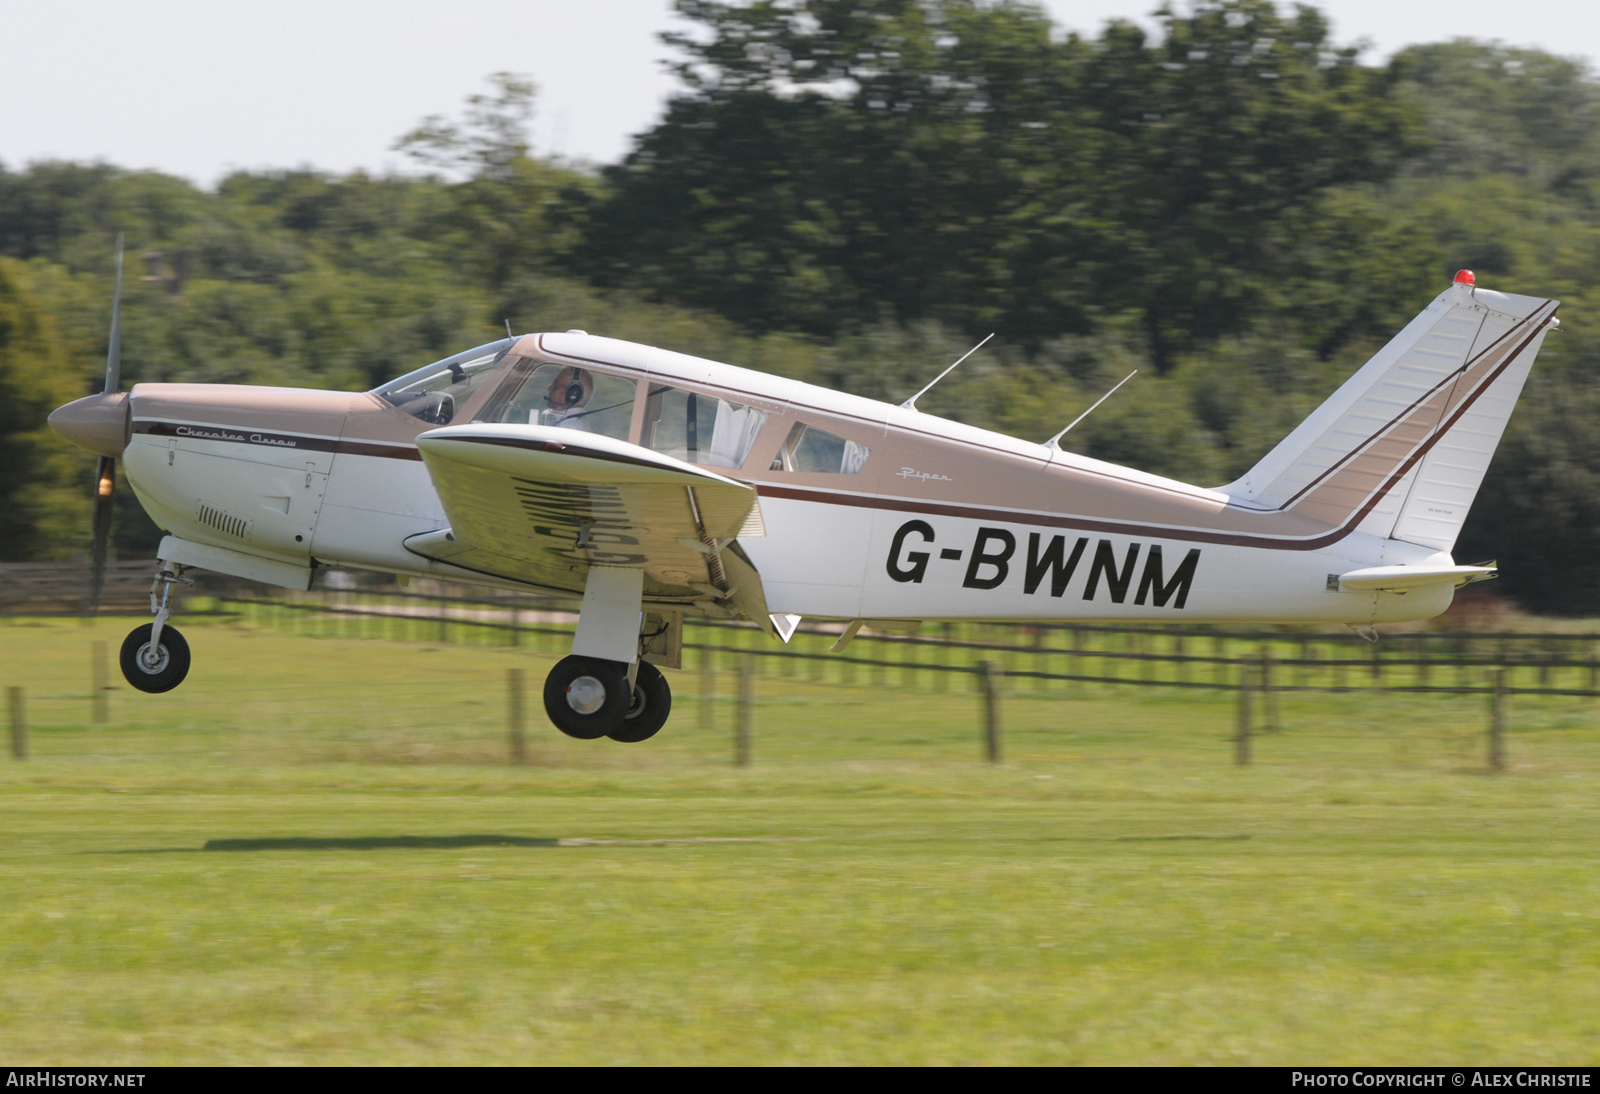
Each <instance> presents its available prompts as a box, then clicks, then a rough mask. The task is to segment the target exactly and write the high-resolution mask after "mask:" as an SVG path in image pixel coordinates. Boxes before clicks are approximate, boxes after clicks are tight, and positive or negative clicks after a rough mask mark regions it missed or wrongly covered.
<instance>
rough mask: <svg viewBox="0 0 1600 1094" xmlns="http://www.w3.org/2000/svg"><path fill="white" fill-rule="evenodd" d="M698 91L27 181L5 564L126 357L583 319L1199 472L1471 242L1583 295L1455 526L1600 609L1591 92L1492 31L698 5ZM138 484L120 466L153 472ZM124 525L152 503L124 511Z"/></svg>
mask: <svg viewBox="0 0 1600 1094" xmlns="http://www.w3.org/2000/svg"><path fill="white" fill-rule="evenodd" d="M677 6H678V9H679V11H680V13H681V14H682V15H683V16H684V17H685V18H686V19H687V20H689V22H690V23H691V24H692V25H693V27H694V29H693V30H692V31H691V32H686V33H683V34H678V35H674V36H670V41H671V42H672V44H673V46H674V47H675V49H676V52H677V57H678V60H677V63H676V69H675V70H676V74H677V77H678V80H679V84H680V89H679V92H678V93H677V95H676V96H675V97H674V98H673V99H672V100H671V102H670V103H669V104H668V106H667V109H666V112H665V114H664V116H663V117H662V118H661V120H660V121H659V122H658V123H657V124H656V125H654V126H653V127H651V128H650V129H648V130H647V131H645V132H643V133H641V134H639V135H638V136H637V137H636V138H635V140H634V143H633V146H632V149H631V151H630V152H629V153H628V154H627V156H626V157H625V158H624V159H623V160H622V161H621V162H619V163H616V164H610V165H604V166H600V167H594V166H591V165H584V164H574V163H568V162H564V161H560V160H557V159H553V158H550V157H541V156H539V155H537V154H535V153H534V151H533V150H532V149H531V148H530V146H529V143H528V138H527V131H528V130H527V123H528V120H529V118H530V116H531V114H532V111H533V109H534V105H535V101H536V100H535V89H534V86H533V84H532V82H531V81H529V80H527V79H525V78H520V77H516V76H512V75H507V74H500V75H497V76H495V77H493V78H492V79H491V81H490V85H489V87H488V89H487V90H486V91H485V92H484V93H483V94H481V95H477V96H474V97H473V98H472V99H471V100H469V101H468V103H467V104H466V106H465V108H464V110H463V111H462V112H461V113H460V114H459V115H457V116H453V117H443V116H441V117H433V118H428V119H424V120H423V121H422V122H421V123H420V124H419V125H418V126H417V128H416V129H414V130H413V131H412V132H410V133H407V134H404V135H402V136H401V137H400V138H399V140H398V141H397V145H396V146H397V147H398V148H400V149H401V150H403V151H405V152H406V153H407V154H408V155H410V156H411V157H412V159H413V160H414V162H415V163H416V165H417V167H418V171H416V172H413V173H410V174H405V175H392V176H384V177H373V176H370V175H367V174H364V173H360V172H358V173H355V174H350V175H343V176H335V175H328V174H324V173H319V172H315V171H308V170H297V171H268V172H241V173H237V174H233V175H230V176H229V177H227V178H225V179H223V180H222V181H221V182H220V183H218V184H217V185H216V186H215V187H213V188H209V189H207V188H201V187H197V186H195V185H194V184H192V183H190V182H188V181H186V180H183V179H179V178H174V177H172V176H168V175H163V174H160V173H156V172H141V171H130V170H125V169H122V168H118V167H114V166H110V165H105V164H76V163H59V162H52V163H36V164H31V165H28V166H26V167H22V168H18V169H14V170H13V169H6V168H5V167H4V166H3V165H0V388H3V389H4V395H5V402H4V407H3V409H0V450H3V452H4V457H5V459H4V464H3V466H4V471H3V472H0V495H3V496H0V503H3V504H0V522H3V530H0V554H3V557H5V558H8V559H27V558H47V557H64V556H67V555H70V554H72V553H73V552H76V551H81V550H82V549H83V547H84V544H85V540H86V536H87V527H88V525H87V517H86V512H87V496H88V490H87V483H86V479H87V477H88V475H89V474H90V471H89V469H90V468H91V467H92V461H91V462H88V463H86V462H84V461H83V460H80V459H77V458H76V456H75V455H74V454H73V453H72V452H71V451H69V450H67V449H65V448H63V447H62V446H61V445H60V444H59V443H58V442H56V441H55V440H54V439H53V438H52V437H51V436H50V435H49V433H48V431H47V430H45V429H43V426H42V422H43V416H44V414H45V413H47V412H48V410H49V408H50V407H51V406H53V405H55V404H56V403H58V402H60V401H64V399H65V398H68V397H71V396H72V395H75V394H82V393H85V392H87V391H89V390H92V389H93V387H94V383H95V379H94V378H95V376H96V375H97V373H98V370H99V363H100V362H101V361H103V357H104V350H105V337H106V325H107V313H108V309H109V298H110V274H111V262H110V254H111V241H112V239H113V238H114V237H115V234H116V233H117V232H118V231H122V232H125V233H126V234H127V237H128V246H129V254H130V256H131V261H130V264H129V270H130V280H129V284H128V288H127V296H126V300H125V308H124V337H123V345H124V362H125V363H124V375H125V377H126V381H127V382H129V383H133V382H138V381H140V380H209V381H223V382H249V383H274V384H291V385H295V384H298V385H306V386H325V387H340V388H348V389H360V388H365V387H370V386H373V385H375V384H377V383H380V382H382V381H383V380H385V379H388V378H390V377H392V376H394V375H398V374H399V373H401V372H404V371H406V370H408V369H410V368H413V367H416V366H417V365H419V364H422V363H425V362H426V361H427V360H430V359H434V358H436V357H439V356H443V355H445V354H447V353H450V352H453V351H455V350H458V349H460V348H463V347H465V346H469V345H473V344H476V343H479V342H483V341H487V340H489V339H491V338H493V337H494V336H495V334H496V332H497V331H501V330H503V329H504V327H503V324H504V323H505V322H507V321H509V322H510V323H511V324H512V326H513V327H514V328H516V329H518V330H536V329H566V328H568V327H582V328H584V329H586V330H590V331H593V332H596V333H602V332H603V333H606V334H611V335H615V336H617V337H623V338H633V339H637V340H640V341H647V342H651V343H654V344H658V345H663V346H667V347H670V348H673V349H679V350H684V351H686V352H691V353H699V354H703V355H705V356H709V357H714V358H717V359H720V360H726V361H730V362H733V363H737V364H741V365H746V366H749V367H754V368H758V369H763V370H766V371H772V372H778V373H782V374H785V375H790V376H795V377H797V378H800V379H805V380H809V381H812V382H815V383H822V384H827V385H829V386H834V387H838V388H842V389H846V390H850V391H854V392H857V393H860V394H864V395H869V396H875V397H880V398H888V399H893V400H896V401H898V400H899V399H902V398H904V397H905V396H906V395H909V394H910V393H911V392H912V391H915V390H916V389H917V388H918V387H920V386H921V384H922V383H923V382H925V381H926V379H928V378H931V376H932V375H933V374H934V372H936V371H937V369H939V368H941V367H942V366H943V365H944V364H947V363H948V362H949V361H951V360H954V359H955V357H957V356H959V355H960V354H961V353H963V352H965V350H966V349H967V348H969V347H970V346H971V344H973V343H975V342H976V341H977V340H978V339H980V338H982V337H983V336H984V335H985V334H988V333H990V332H996V334H997V337H996V338H995V340H994V341H992V342H991V343H989V345H988V346H986V347H985V348H984V350H983V351H982V352H980V353H979V354H978V355H976V356H975V357H974V358H973V359H972V360H971V361H969V362H968V363H967V364H965V365H963V366H962V368H961V369H960V370H958V371H957V373H955V374H954V375H953V376H952V377H951V378H950V379H948V380H947V381H945V382H944V383H942V384H941V385H940V386H939V387H937V388H935V389H934V391H933V392H931V393H930V394H929V395H928V396H926V397H925V398H924V399H923V400H922V401H921V402H920V403H919V405H920V406H921V407H922V408H923V409H925V410H927V411H930V412H933V413H937V414H942V415H945V416H948V417H952V418H956V419H959V420H962V421H966V422H970V423H972V424H976V425H982V426H987V427H990V428H995V429H1000V430H1003V431H1005V432H1009V433H1014V434H1016V435H1019V436H1027V437H1036V438H1040V439H1042V438H1044V437H1047V436H1049V435H1051V434H1053V433H1054V432H1055V431H1056V430H1057V429H1059V428H1060V427H1061V426H1062V425H1064V424H1065V423H1066V422H1067V421H1069V420H1070V419H1071V417H1073V416H1074V415H1076V414H1077V413H1078V412H1079V411H1081V410H1082V409H1083V408H1085V407H1086V406H1087V405H1088V404H1089V403H1090V402H1092V401H1093V400H1094V399H1095V398H1097V397H1098V395H1099V394H1100V393H1101V392H1103V391H1104V390H1105V389H1106V388H1107V387H1109V386H1110V384H1111V383H1113V382H1115V380H1116V379H1119V378H1121V377H1122V376H1123V375H1125V374H1126V373H1127V372H1128V371H1130V370H1131V369H1133V368H1140V369H1142V370H1143V372H1142V374H1141V376H1140V377H1139V378H1138V379H1136V380H1135V381H1134V383H1133V384H1131V385H1129V386H1128V387H1127V388H1125V389H1123V391H1122V392H1120V393H1119V394H1118V395H1117V396H1116V397H1115V398H1114V399H1112V400H1111V401H1110V402H1109V403H1107V404H1106V405H1105V406H1104V407H1102V408H1101V409H1100V410H1098V411H1096V413H1095V414H1094V415H1093V416H1091V417H1090V418H1089V419H1088V420H1087V421H1086V422H1084V423H1083V425H1081V426H1079V427H1078V428H1077V429H1075V430H1073V431H1072V432H1071V433H1069V434H1068V435H1067V437H1066V438H1065V442H1064V443H1066V444H1067V445H1068V446H1069V447H1072V448H1075V449H1076V450H1078V451H1082V452H1085V453H1087V454H1090V455H1093V456H1096V457H1099V458H1103V459H1110V460H1115V461H1117V462H1122V463H1128V464H1132V465H1134V466H1137V467H1141V468H1144V469H1147V470H1150V471H1154V472H1158V473H1163V474H1170V475H1173V476H1175V477H1178V478H1182V479H1184V480H1186V481H1193V482H1201V483H1206V484H1211V483H1217V482H1225V481H1227V480H1228V479H1230V478H1232V477H1233V476H1235V475H1237V474H1238V473H1240V472H1241V471H1243V470H1244V469H1246V468H1248V467H1249V466H1250V465H1251V464H1252V463H1254V462H1255V460H1256V459H1258V458H1259V457H1260V455H1261V454H1262V453H1264V452H1265V451H1266V449H1267V448H1269V447H1270V446H1271V445H1272V444H1273V443H1275V442H1276V441H1277V440H1278V439H1279V438H1281V437H1282V436H1283V434H1284V433H1286V432H1287V431H1288V430H1289V429H1290V428H1292V426H1293V425H1294V424H1295V423H1296V422H1298V421H1299V420H1300V419H1301V418H1302V417H1303V416H1304V415H1305V414H1306V413H1308V412H1309V411H1310V409H1311V408H1313V407H1314V406H1315V405H1316V404H1317V403H1319V402H1320V401H1321V400H1322V399H1323V398H1325V397H1326V395H1327V394H1328V393H1329V392H1330V391H1331V390H1332V389H1333V388H1334V387H1336V386H1337V385H1338V384H1339V383H1340V382H1341V381H1342V379H1343V378H1344V377H1345V376H1347V375H1349V373H1350V372H1351V371H1352V370H1353V369H1354V368H1356V367H1358V366H1359V365H1360V363H1362V362H1363V361H1364V360H1365V359H1366V358H1367V357H1368V356H1370V354H1371V353H1372V352H1373V351H1374V350H1375V349H1376V348H1377V347H1379V346H1381V345H1382V343H1383V342H1384V341H1386V340H1387V339H1388V338H1389V337H1390V336H1392V335H1393V334H1394V333H1395V332H1396V331H1398V330H1399V328H1400V327H1401V326H1402V325H1403V324H1404V323H1405V322H1406V321H1407V320H1408V319H1409V318H1410V317H1411V316H1412V315H1414V314H1415V313H1416V312H1417V311H1418V310H1419V309H1420V308H1421V306H1422V305H1423V304H1424V303H1426V302H1427V301H1428V300H1429V299H1431V298H1432V297H1433V296H1434V295H1435V294H1436V293H1437V292H1438V291H1439V290H1440V289H1441V288H1442V287H1443V286H1444V285H1445V284H1446V283H1447V282H1448V279H1449V277H1450V275H1451V274H1453V273H1454V271H1455V270H1456V269H1458V268H1462V267H1466V268H1471V269H1474V270H1476V271H1477V273H1478V276H1479V281H1480V283H1481V284H1486V285H1489V286H1491V287H1496V288H1503V289H1506V290H1508V291H1513V292H1522V293H1529V294H1536V295H1547V296H1557V297H1560V298H1561V299H1562V300H1563V301H1565V308H1564V310H1563V330H1562V332H1561V333H1560V334H1558V335H1555V336H1552V337H1551V338H1550V339H1548V341H1547V343H1546V348H1545V350H1544V352H1543V354H1542V355H1541V357H1540V361H1539V366H1538V368H1537V370H1536V372H1535V375H1534V378H1533V379H1532V381H1531V382H1530V384H1529V387H1528V391H1527V393H1526V395H1525V396H1524V400H1523V404H1522V405H1521V406H1520V407H1519V409H1518V411H1517V414H1516V416H1515V417H1514V418H1513V421H1512V425H1511V428H1510V430H1509V432H1508V435H1507V437H1506V440H1505V442H1504V443H1503V445H1502V448H1501V450H1500V452H1499V454H1498V455H1497V457H1496V459H1495V462H1494V465H1493V467H1492V468H1491V471H1490V475H1489V480H1488V481H1487V483H1486V484H1485V489H1484V492H1483V493H1482V494H1481V495H1480V498H1479V501H1478V503H1477V505H1476V506H1475V508H1474V511H1473V515H1472V518H1471V520H1470V521H1469V524H1468V526H1467V529H1466V531H1465V533H1464V535H1463V538H1462V542H1461V544H1460V545H1459V546H1458V549H1457V554H1458V556H1459V557H1462V558H1467V559H1470V560H1477V559H1480V558H1498V559H1499V560H1500V562H1501V563H1502V566H1503V570H1504V574H1505V576H1504V578H1503V580H1502V582H1501V583H1500V587H1501V589H1502V591H1503V592H1505V593H1507V594H1509V595H1512V596H1514V597H1515V598H1517V599H1518V600H1519V601H1520V602H1522V603H1523V604H1524V605H1525V606H1526V607H1529V608H1531V609H1534V610H1539V611H1546V612H1564V613H1593V612H1595V611H1600V559H1597V558H1596V557H1595V552H1593V551H1592V550H1591V549H1590V544H1591V543H1592V542H1594V540H1595V538H1596V535H1597V534H1600V395H1597V394H1596V393H1595V392H1594V390H1593V388H1594V385H1593V384H1592V383H1591V382H1590V379H1591V377H1593V375H1594V366H1595V363H1596V357H1597V348H1600V323H1597V321H1596V320H1595V319H1594V318H1593V313H1594V309H1592V308H1590V307H1588V306H1587V305H1588V302H1589V300H1590V299H1591V298H1592V297H1594V296H1595V291H1594V289H1593V287H1592V285H1593V278H1592V277H1591V276H1590V273H1589V271H1590V270H1591V269H1592V268H1593V267H1594V265H1595V259H1596V258H1597V257H1600V254H1597V252H1600V87H1597V85H1596V82H1595V79H1594V76H1593V73H1592V72H1591V71H1590V69H1589V68H1588V67H1587V66H1586V65H1585V64H1584V63H1582V62H1580V61H1576V60H1571V59H1565V58H1559V57H1555V56H1551V55H1549V54H1546V53H1543V52H1539V51H1534V50H1521V49H1513V48H1508V47H1505V46H1502V45H1499V44H1493V43H1482V42H1472V41H1460V40H1458V41H1450V42H1442V43H1435V44H1426V45H1418V46H1414V47H1412V48H1409V49H1407V50H1404V51H1402V52H1401V53H1399V54H1398V55H1396V56H1395V57H1393V58H1392V59H1391V60H1389V61H1388V62H1386V63H1383V64H1376V63H1369V62H1367V61H1366V60H1364V58H1363V56H1362V54H1361V52H1360V51H1359V50H1358V49H1356V48H1355V47H1353V46H1350V45H1346V44H1340V43H1338V42H1336V41H1335V40H1333V38H1332V36H1331V33H1330V29H1329V23H1328V20H1327V18H1326V17H1325V16H1324V15H1323V14H1322V13H1321V12H1319V11H1318V10H1316V9H1315V8H1312V7H1306V6H1297V7H1295V8H1294V9H1293V10H1292V11H1288V10H1280V9H1278V8H1277V7H1275V6H1274V5H1273V4H1272V3H1270V2H1269V0H1223V2H1210V0H1203V2H1201V3H1198V4H1196V5H1195V6H1194V7H1193V8H1191V9H1189V10H1186V11H1184V12H1177V11H1174V10H1171V9H1168V8H1164V9H1162V10H1161V11H1158V12H1157V13H1156V14H1155V15H1154V16H1153V19H1154V21H1155V23H1156V25H1157V32H1156V33H1154V34H1151V33H1147V32H1146V31H1144V30H1142V29H1140V28H1139V27H1137V26H1135V25H1133V24H1129V23H1125V22H1112V23H1109V24H1107V25H1106V26H1104V27H1103V28H1101V29H1100V31H1099V32H1098V33H1097V34H1095V35H1077V34H1065V33H1062V32H1061V30H1060V28H1058V27H1056V26H1054V25H1052V23H1051V21H1050V19H1049V17H1048V16H1047V15H1046V14H1045V13H1044V12H1043V11H1042V10H1041V9H1040V8H1038V7H1037V6H1035V5H1032V4H1028V3H1011V2H999V3H996V2H982V0H783V2H778V0H759V2H754V3H739V4H732V3H724V2H718V0H678V3H677ZM121 496H122V497H124V498H127V497H130V495H129V493H128V492H127V491H123V492H121ZM119 518H121V519H119V524H118V527H119V531H118V545H119V550H122V551H124V552H126V553H130V554H138V553H148V551H149V549H150V548H151V546H153V537H154V535H155V533H154V530H153V529H152V528H151V527H150V526H149V525H148V522H147V521H144V520H142V518H141V515H140V514H139V513H138V512H137V511H136V509H133V508H132V507H130V508H129V509H128V510H127V511H123V512H119Z"/></svg>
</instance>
